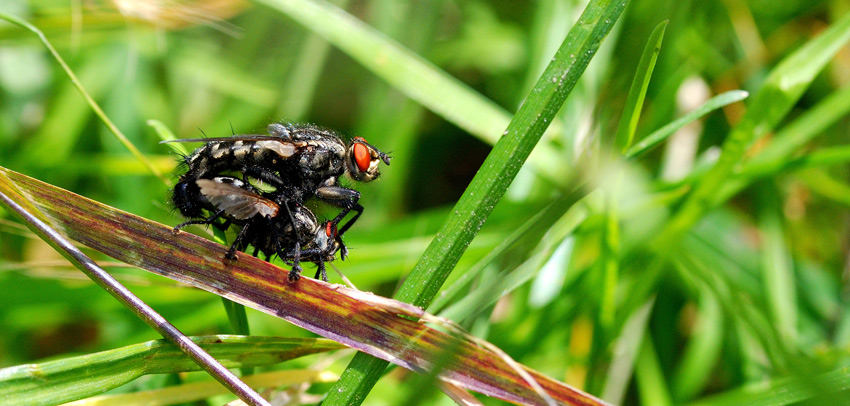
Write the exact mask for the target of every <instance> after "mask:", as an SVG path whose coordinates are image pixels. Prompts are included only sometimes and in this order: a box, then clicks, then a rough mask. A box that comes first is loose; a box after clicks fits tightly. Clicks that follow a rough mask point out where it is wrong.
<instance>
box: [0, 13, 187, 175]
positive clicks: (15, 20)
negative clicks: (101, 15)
mask: <svg viewBox="0 0 850 406" xmlns="http://www.w3.org/2000/svg"><path fill="white" fill-rule="evenodd" d="M0 19H3V20H6V21H8V22H10V23H12V24H15V25H17V26H19V27H21V28H24V29H26V30H29V31H31V32H32V33H33V34H35V35H37V36H38V39H39V40H41V42H42V43H43V44H44V46H45V47H47V50H48V51H50V54H51V55H53V58H54V59H56V62H58V63H59V65H61V66H62V69H63V70H64V71H65V73H66V74H67V75H68V78H69V79H71V83H73V84H74V87H76V88H77V90H79V91H80V94H81V95H82V96H83V99H85V100H86V102H87V103H88V104H89V106H91V108H92V110H94V112H95V114H97V116H98V118H100V120H101V121H102V122H103V124H104V125H106V127H107V128H109V131H110V132H112V134H113V135H115V138H117V139H118V141H119V142H121V144H123V145H124V147H126V148H127V150H129V151H130V153H132V154H133V156H135V157H136V159H138V160H139V161H140V162H142V163H143V164H144V165H145V166H146V167H147V168H148V169H149V170H150V171H151V173H152V174H154V175H156V177H158V178H160V179H161V180H162V181H163V182H164V183H165V184H170V183H171V182H170V181H169V180H168V178H166V177H165V176H163V175H162V173H160V172H159V169H157V167H156V166H155V165H154V164H152V163H151V162H150V161H149V160H148V159H147V157H145V156H144V155H143V154H142V152H141V151H139V149H138V148H136V146H135V145H133V143H132V142H130V140H129V139H127V137H126V136H125V135H124V133H122V132H121V130H119V129H118V127H117V126H115V124H113V123H112V120H110V119H109V117H107V116H106V113H104V112H103V109H101V108H100V105H98V104H97V102H95V101H94V99H92V98H91V96H89V94H88V92H87V91H86V89H85V88H84V87H83V85H82V83H80V80H79V79H77V75H75V74H74V72H73V71H72V70H71V68H70V67H68V64H66V63H65V60H64V59H62V56H60V55H59V52H56V49H55V48H53V45H51V44H50V41H48V40H47V37H46V36H45V35H44V33H42V32H41V30H39V29H38V28H36V27H35V26H34V25H32V24H30V23H28V22H26V21H24V20H22V19H20V18H18V17H15V16H13V15H9V14H5V13H0Z"/></svg>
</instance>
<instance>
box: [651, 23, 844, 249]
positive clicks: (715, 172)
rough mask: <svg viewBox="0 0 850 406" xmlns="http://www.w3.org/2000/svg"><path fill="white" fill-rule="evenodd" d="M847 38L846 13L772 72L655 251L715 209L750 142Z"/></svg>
mask: <svg viewBox="0 0 850 406" xmlns="http://www.w3.org/2000/svg"><path fill="white" fill-rule="evenodd" d="M848 39H850V14H845V15H844V16H843V17H842V18H841V19H839V20H838V21H836V22H835V23H833V24H832V25H831V26H830V27H829V28H827V29H826V30H825V31H823V32H822V33H821V34H820V35H819V36H818V37H817V38H814V39H812V40H810V41H809V42H807V43H806V44H805V45H803V46H802V47H801V48H800V49H798V50H797V51H795V52H794V53H792V54H791V55H790V56H788V57H787V58H785V59H784V60H782V62H780V63H779V65H778V66H776V68H774V69H773V70H772V71H771V72H770V74H769V75H768V76H767V78H766V79H765V81H764V83H763V84H762V87H761V88H760V89H759V91H758V93H756V95H755V96H754V98H753V100H752V102H751V103H750V105H749V106H748V109H747V112H746V114H745V115H744V117H743V119H742V120H741V122H740V123H739V124H738V125H737V126H735V128H734V129H733V130H732V132H731V133H730V134H729V136H728V138H727V139H726V141H724V143H723V149H722V152H721V154H720V158H719V159H718V161H717V163H716V164H715V165H714V166H713V167H712V168H711V170H709V172H708V173H706V174H705V175H704V176H703V177H702V179H701V181H700V182H699V183H698V184H697V186H696V188H695V190H694V191H693V193H691V194H690V195H689V196H688V198H687V199H686V200H685V202H684V203H683V205H682V207H681V208H680V209H679V210H678V212H677V213H676V214H675V215H674V217H673V218H672V219H671V221H670V222H669V223H668V225H667V227H666V228H665V229H664V230H663V231H662V233H661V234H660V235H659V237H658V238H657V239H656V240H655V244H656V245H655V246H656V247H659V249H663V250H666V249H668V248H669V247H670V246H671V245H672V243H674V242H675V241H676V240H677V239H678V238H679V236H681V235H682V233H684V232H685V231H687V230H688V229H690V228H691V226H693V225H694V224H695V223H696V222H697V221H698V220H699V219H700V218H701V217H702V216H703V214H704V213H705V212H706V211H707V210H708V209H709V208H711V207H712V206H713V202H714V200H715V198H716V195H717V193H718V191H719V190H720V189H721V188H722V187H723V185H724V184H725V183H726V182H727V180H728V179H729V178H730V177H729V175H730V174H731V173H732V171H733V169H734V167H735V166H736V165H738V163H739V162H741V161H742V159H743V157H744V153H745V152H746V149H747V148H748V147H749V145H750V143H752V142H753V141H755V140H757V139H759V138H761V137H762V136H764V135H765V134H767V133H768V132H769V131H771V130H773V128H774V127H775V126H776V125H777V124H778V123H779V122H780V121H781V120H782V119H783V118H784V117H785V115H786V114H787V113H788V111H790V110H791V108H792V107H793V106H794V104H795V103H796V102H797V100H799V99H800V96H802V94H803V92H804V91H805V90H806V89H807V88H808V87H809V85H810V84H811V83H812V81H813V80H814V79H815V76H817V74H818V73H819V72H820V71H821V70H822V69H823V67H824V66H826V64H827V62H829V61H830V60H831V59H832V57H833V56H834V55H835V54H836V52H838V51H839V50H840V49H841V48H842V47H843V46H844V44H845V43H846V42H847V40H848Z"/></svg>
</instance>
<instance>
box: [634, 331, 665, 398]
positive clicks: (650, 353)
mask: <svg viewBox="0 0 850 406" xmlns="http://www.w3.org/2000/svg"><path fill="white" fill-rule="evenodd" d="M635 375H636V378H637V386H638V391H639V392H640V398H641V400H642V402H641V403H642V404H644V405H649V404H652V405H658V406H666V405H672V404H673V400H672V399H670V391H669V390H668V388H667V383H666V381H665V379H664V372H663V369H662V367H661V363H660V362H659V360H658V354H657V353H656V352H655V348H654V347H653V343H652V336H651V335H648V334H647V335H646V336H645V337H644V338H643V342H642V343H641V348H640V351H639V352H638V359H637V366H636V372H635Z"/></svg>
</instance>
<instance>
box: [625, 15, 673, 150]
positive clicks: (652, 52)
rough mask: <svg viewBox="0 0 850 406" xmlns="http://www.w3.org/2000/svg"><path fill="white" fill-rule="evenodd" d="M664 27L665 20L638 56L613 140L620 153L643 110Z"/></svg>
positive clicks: (626, 144) (632, 135)
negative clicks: (636, 65)
mask: <svg viewBox="0 0 850 406" xmlns="http://www.w3.org/2000/svg"><path fill="white" fill-rule="evenodd" d="M666 29H667V21H664V22H662V23H661V24H658V25H657V26H656V27H655V29H654V30H653V31H652V34H650V36H649V40H648V41H647V42H646V48H644V50H643V55H642V56H641V58H640V63H639V64H638V67H637V71H635V77H634V79H632V87H631V89H629V97H628V99H626V106H625V107H624V108H623V115H622V116H621V117H620V126H619V128H618V129H617V136H616V138H615V140H614V146H615V148H616V149H617V150H619V151H620V152H622V153H625V152H626V151H627V150H628V149H629V147H631V145H632V141H633V140H634V137H635V130H636V129H637V124H638V119H640V112H641V110H643V101H644V99H646V89H648V88H649V80H650V79H651V78H652V71H653V70H654V69H655V62H656V61H657V60H658V54H659V53H661V41H663V40H664V31H665V30H666Z"/></svg>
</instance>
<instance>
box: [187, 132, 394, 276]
mask: <svg viewBox="0 0 850 406" xmlns="http://www.w3.org/2000/svg"><path fill="white" fill-rule="evenodd" d="M268 132H269V135H234V136H231V137H222V138H200V139H182V140H175V141H172V142H205V144H204V145H203V146H201V147H199V148H198V149H196V150H195V151H194V152H192V153H191V154H190V155H187V156H185V157H184V159H183V163H184V165H185V167H186V169H187V170H186V172H185V173H184V174H183V175H181V176H180V179H179V181H178V183H177V185H175V187H174V194H173V196H172V200H173V202H174V205H175V206H176V207H177V208H178V209H179V210H180V212H181V213H182V214H183V215H184V216H185V217H187V218H190V219H196V220H190V221H187V222H185V223H183V224H180V225H178V226H177V227H175V230H177V229H180V228H182V227H185V226H187V225H189V224H213V225H214V226H216V227H218V228H221V229H227V228H229V227H230V225H237V226H242V229H241V230H240V232H239V235H238V236H237V239H236V241H235V242H234V243H233V245H232V246H231V248H230V250H229V251H228V254H227V257H228V258H235V251H236V250H244V249H245V248H246V247H247V246H248V245H252V246H254V248H255V250H254V255H255V256H256V254H257V251H260V252H262V253H263V254H265V255H266V257H270V256H271V255H273V254H277V255H279V256H280V257H281V258H282V259H283V260H284V261H286V262H287V263H290V264H292V265H293V270H292V271H291V272H290V279H291V280H295V279H297V278H298V272H300V267H299V266H298V263H299V261H300V260H301V259H304V260H305V261H310V262H314V263H316V264H317V265H318V266H319V271H318V272H317V273H316V277H317V278H318V277H320V276H321V277H322V279H323V280H325V281H327V277H326V275H325V269H324V262H325V261H330V260H332V259H333V256H334V254H335V253H336V251H338V250H339V251H341V254H340V255H341V258H342V259H345V257H346V255H347V249H346V248H345V245H344V244H343V243H342V239H341V236H342V234H343V233H345V231H347V230H348V228H350V227H351V225H352V224H354V222H355V221H356V220H357V218H358V217H360V215H361V214H362V212H363V206H361V205H360V204H359V203H358V201H359V199H360V192H358V191H356V190H354V189H349V188H345V187H341V186H339V185H338V184H337V181H338V179H339V177H340V176H342V175H343V174H346V173H347V174H348V176H349V177H350V178H352V179H354V180H357V181H362V182H369V181H371V180H374V179H376V178H377V177H378V176H380V171H379V168H378V167H379V163H380V162H384V164H386V165H389V162H390V157H389V156H388V155H386V154H384V153H383V152H381V151H379V150H378V149H377V148H375V147H373V146H372V145H370V144H368V143H367V142H366V141H365V140H364V139H362V138H359V137H356V138H354V139H352V141H351V142H350V143H349V144H348V145H346V144H345V143H344V142H343V141H342V140H341V139H340V137H339V136H338V135H337V133H335V132H334V131H331V130H327V129H323V128H320V127H316V126H312V125H304V124H288V125H283V124H271V125H269V126H268ZM260 185H265V186H266V188H263V187H260ZM267 189H268V190H267ZM313 197H315V198H317V199H319V200H322V201H325V202H327V203H329V204H331V205H334V206H337V207H340V208H342V211H341V212H340V213H339V214H338V215H337V216H336V217H334V219H333V220H331V221H328V222H325V223H322V224H321V225H320V224H319V223H318V221H317V220H316V217H315V215H314V214H313V213H312V212H311V211H310V210H309V209H307V208H306V207H304V206H303V203H304V202H305V201H306V200H308V199H311V198H313ZM352 210H353V211H354V212H355V215H354V216H353V217H352V218H351V219H350V220H349V221H348V222H347V223H346V224H345V225H343V226H342V227H340V228H339V230H337V227H338V225H339V223H340V222H341V221H342V219H343V218H344V217H345V216H346V215H347V214H348V213H349V212H350V211H352ZM206 212H208V213H210V214H209V215H208V216H207V215H205V213H206ZM197 219H200V220H197ZM218 219H223V222H222V223H220V222H219V221H218Z"/></svg>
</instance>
